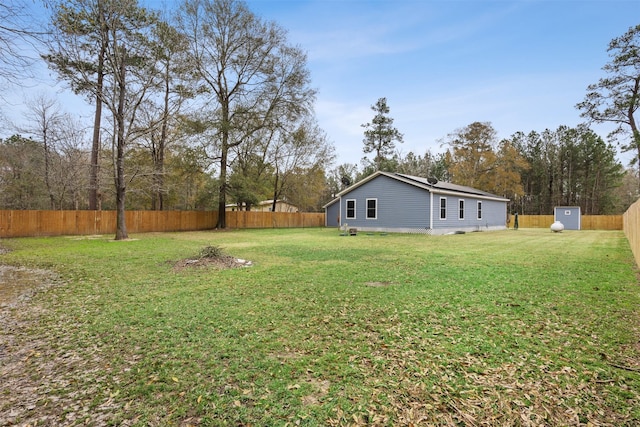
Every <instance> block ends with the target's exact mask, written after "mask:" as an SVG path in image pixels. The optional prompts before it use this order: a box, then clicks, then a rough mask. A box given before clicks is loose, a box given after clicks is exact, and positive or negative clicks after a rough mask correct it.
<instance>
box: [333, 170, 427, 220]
mask: <svg viewBox="0 0 640 427" xmlns="http://www.w3.org/2000/svg"><path fill="white" fill-rule="evenodd" d="M354 199H355V200H356V218H355V219H353V218H347V213H346V207H347V200H354ZM367 199H377V207H378V210H377V218H376V219H368V218H367V217H366V215H367V213H366V210H367V203H366V200H367ZM340 205H341V207H340V212H341V213H340V220H341V224H345V223H348V224H349V226H350V227H356V228H360V229H363V230H388V229H394V228H396V229H397V228H403V229H423V230H424V229H426V228H428V227H429V192H428V191H426V190H423V189H420V188H417V187H414V186H412V185H407V184H405V183H403V182H400V181H398V180H395V179H392V178H389V177H386V176H384V175H381V176H378V177H376V178H374V179H373V180H371V181H369V182H367V183H365V184H363V185H361V186H360V187H357V188H355V189H354V190H353V191H350V192H349V193H347V194H345V195H343V196H342V198H341V201H340Z"/></svg>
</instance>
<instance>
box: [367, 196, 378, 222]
mask: <svg viewBox="0 0 640 427" xmlns="http://www.w3.org/2000/svg"><path fill="white" fill-rule="evenodd" d="M369 201H374V202H375V203H376V205H375V207H374V211H373V213H374V216H369ZM365 206H366V213H365V218H366V219H378V199H377V198H373V197H372V198H370V199H365Z"/></svg>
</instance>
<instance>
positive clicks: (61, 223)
mask: <svg viewBox="0 0 640 427" xmlns="http://www.w3.org/2000/svg"><path fill="white" fill-rule="evenodd" d="M634 206H636V205H634ZM632 208H633V209H632ZM632 208H629V211H627V213H625V216H624V218H627V219H623V216H622V215H583V216H582V217H581V222H582V229H583V230H622V229H623V227H625V228H624V229H625V233H626V232H627V231H626V230H627V228H628V227H631V225H630V224H631V222H632V221H635V222H636V223H637V222H638V221H640V213H639V212H638V211H640V206H636V207H635V208H634V207H633V206H632ZM226 220H227V227H228V228H232V229H233V228H237V229H245V228H247V229H250V228H294V227H324V224H325V218H324V213H299V212H246V211H234V212H226ZM126 221H127V231H128V232H129V233H146V232H154V231H157V232H168V231H196V230H210V229H213V228H215V226H216V224H217V222H218V212H216V211H127V212H126ZM552 223H553V215H519V217H518V225H519V227H521V228H549V227H550V226H551V224H552ZM513 225H514V217H513V216H512V217H511V222H510V223H509V227H513ZM635 229H637V228H635ZM115 230H116V212H115V211H16V210H4V211H3V210H0V237H26V236H59V235H91V234H115ZM630 241H631V240H630ZM639 244H640V242H639Z"/></svg>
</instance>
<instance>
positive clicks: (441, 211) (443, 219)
mask: <svg viewBox="0 0 640 427" xmlns="http://www.w3.org/2000/svg"><path fill="white" fill-rule="evenodd" d="M442 202H444V206H442ZM439 208H440V209H439V210H440V214H439V215H438V216H439V217H440V220H441V221H445V220H446V219H447V198H446V197H440V207H439ZM443 209H444V216H443V215H442V213H443Z"/></svg>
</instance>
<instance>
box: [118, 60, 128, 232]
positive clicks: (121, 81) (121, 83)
mask: <svg viewBox="0 0 640 427" xmlns="http://www.w3.org/2000/svg"><path fill="white" fill-rule="evenodd" d="M125 58H126V51H125V49H124V48H123V49H122V58H120V61H121V62H120V76H119V78H118V113H117V117H116V124H117V126H118V129H117V132H118V136H117V140H116V144H117V154H116V171H115V172H116V210H117V218H116V240H125V239H127V238H128V237H129V235H128V234H127V224H126V220H125V194H126V184H125V179H124V151H125V150H124V149H125V137H124V100H125V99H124V98H125V89H126V85H125V77H126V75H125Z"/></svg>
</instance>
